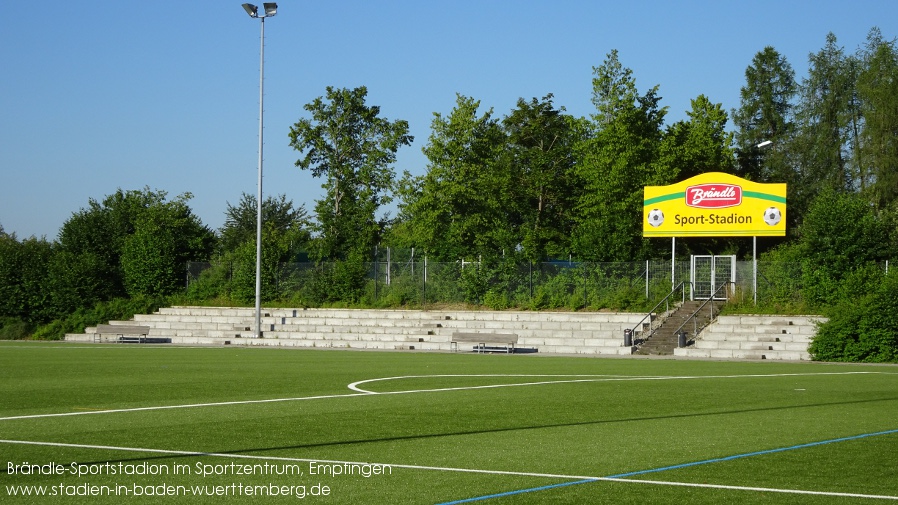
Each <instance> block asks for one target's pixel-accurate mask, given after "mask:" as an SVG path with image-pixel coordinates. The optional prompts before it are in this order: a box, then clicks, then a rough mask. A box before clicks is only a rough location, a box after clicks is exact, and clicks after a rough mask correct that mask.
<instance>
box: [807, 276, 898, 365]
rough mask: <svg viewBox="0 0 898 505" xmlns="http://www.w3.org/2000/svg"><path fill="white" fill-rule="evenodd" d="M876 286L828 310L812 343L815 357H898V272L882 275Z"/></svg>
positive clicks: (871, 359) (892, 359)
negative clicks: (827, 317) (825, 320)
mask: <svg viewBox="0 0 898 505" xmlns="http://www.w3.org/2000/svg"><path fill="white" fill-rule="evenodd" d="M866 275H868V274H867V273H866V272H862V273H858V274H857V276H858V277H863V276H866ZM873 287H874V289H869V287H868V291H867V294H866V295H864V296H862V297H856V298H845V299H843V301H842V302H841V303H839V304H837V305H836V306H835V307H834V308H833V309H832V310H831V311H830V312H829V313H828V314H827V315H828V316H829V321H828V322H827V323H824V324H822V325H821V326H820V329H819V330H818V332H817V335H816V336H815V337H814V340H813V342H811V345H810V347H809V351H810V353H811V355H812V356H813V357H814V359H815V360H821V361H866V362H895V361H898V319H896V318H895V314H898V298H896V297H895V293H898V272H895V271H894V270H893V271H891V272H890V273H889V274H888V275H885V276H882V277H881V278H880V280H879V282H878V283H876V284H875V285H874V286H873Z"/></svg>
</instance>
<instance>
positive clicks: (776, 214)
mask: <svg viewBox="0 0 898 505" xmlns="http://www.w3.org/2000/svg"><path fill="white" fill-rule="evenodd" d="M782 219H783V213H782V212H780V210H779V209H778V208H776V207H768V208H767V210H765V211H764V222H765V223H767V224H768V225H770V226H776V225H778V224H779V223H780V221H781V220H782Z"/></svg>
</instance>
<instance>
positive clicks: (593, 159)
mask: <svg viewBox="0 0 898 505" xmlns="http://www.w3.org/2000/svg"><path fill="white" fill-rule="evenodd" d="M593 74H594V76H595V77H594V78H593V99H592V101H593V104H594V105H595V107H596V113H595V114H594V115H593V116H592V128H593V134H592V136H591V138H588V139H587V140H585V141H583V142H580V143H579V147H578V163H577V165H576V168H575V173H576V175H577V177H578V184H581V185H582V188H583V191H582V192H581V193H580V196H579V198H578V200H577V202H576V207H575V208H576V210H575V223H576V227H575V229H574V231H573V250H574V253H575V254H576V255H577V256H579V257H580V258H583V259H586V260H596V261H631V260H633V259H634V258H638V257H641V256H642V255H643V250H644V248H645V247H647V245H646V242H645V241H644V240H642V238H641V237H642V224H641V223H642V188H643V187H644V186H645V185H647V184H655V183H656V182H659V180H660V179H661V178H660V177H659V176H658V174H657V173H656V172H655V170H654V165H655V162H656V161H657V160H658V155H659V145H660V141H661V137H662V130H661V127H662V125H663V122H664V116H665V114H666V112H667V111H666V109H665V108H661V107H659V105H658V102H659V101H660V97H659V96H658V86H655V87H653V88H651V89H650V90H648V91H647V92H646V93H645V94H644V95H639V93H638V91H637V88H636V81H635V79H634V77H633V72H632V70H630V69H628V68H624V67H623V65H621V63H620V61H619V59H618V54H617V51H616V50H614V51H612V52H611V53H609V54H608V57H607V59H606V60H605V62H604V63H603V64H602V65H601V66H599V67H595V68H594V69H593Z"/></svg>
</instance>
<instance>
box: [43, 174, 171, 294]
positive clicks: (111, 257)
mask: <svg viewBox="0 0 898 505" xmlns="http://www.w3.org/2000/svg"><path fill="white" fill-rule="evenodd" d="M165 197H166V193H165V192H163V191H150V190H149V188H144V190H143V191H133V190H132V191H123V190H121V189H119V190H117V191H116V192H115V193H113V194H112V195H108V196H107V197H106V198H104V199H103V201H102V202H98V201H97V200H94V199H93V198H91V199H90V200H89V201H88V206H87V208H83V209H81V210H79V211H78V212H75V213H74V214H72V217H70V218H69V219H68V220H66V222H65V223H64V224H63V225H62V228H61V229H60V232H59V245H60V248H61V249H62V250H63V251H67V252H69V253H71V254H75V255H79V254H91V255H93V256H95V258H96V260H97V262H98V263H97V266H98V267H99V268H98V270H97V271H96V272H94V276H95V277H96V281H95V282H92V283H91V284H93V285H96V286H102V288H101V289H102V290H103V292H102V293H99V294H98V296H99V298H101V299H104V300H109V299H112V298H114V297H117V296H125V295H126V294H127V292H126V290H125V281H124V274H123V272H122V266H121V255H122V251H123V250H124V247H125V241H126V240H127V238H128V237H129V236H130V235H132V234H133V233H134V231H135V229H136V222H137V220H138V219H139V217H140V215H141V214H142V213H143V212H144V211H145V210H146V209H147V208H149V207H151V206H153V205H157V204H160V203H162V202H164V201H165Z"/></svg>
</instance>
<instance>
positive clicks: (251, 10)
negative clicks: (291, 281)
mask: <svg viewBox="0 0 898 505" xmlns="http://www.w3.org/2000/svg"><path fill="white" fill-rule="evenodd" d="M262 6H263V8H264V9H265V14H264V15H261V16H260V15H259V8H258V7H256V6H255V5H253V4H243V9H244V10H245V11H246V13H247V14H249V17H251V18H258V19H259V21H260V22H261V23H260V24H261V26H262V35H261V37H260V40H261V42H260V44H259V46H260V48H259V192H258V195H257V197H256V328H255V337H256V338H261V337H262V145H263V144H262V131H263V130H262V125H263V122H262V115H263V114H264V112H265V108H264V107H263V100H264V98H265V93H264V85H265V18H269V17H271V16H274V15H275V14H277V10H278V4H276V3H273V2H271V3H264V4H262Z"/></svg>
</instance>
